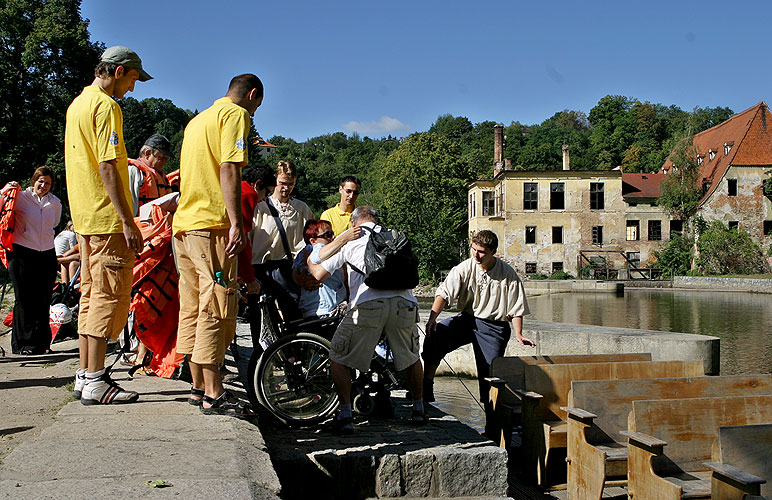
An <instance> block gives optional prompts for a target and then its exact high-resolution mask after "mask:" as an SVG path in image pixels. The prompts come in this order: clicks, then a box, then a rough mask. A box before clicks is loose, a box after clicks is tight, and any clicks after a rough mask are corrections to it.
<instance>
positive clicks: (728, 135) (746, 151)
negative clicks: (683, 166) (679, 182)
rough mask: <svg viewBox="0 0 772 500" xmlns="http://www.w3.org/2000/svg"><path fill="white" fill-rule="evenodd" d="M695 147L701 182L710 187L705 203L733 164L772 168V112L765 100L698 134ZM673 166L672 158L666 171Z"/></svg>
mask: <svg viewBox="0 0 772 500" xmlns="http://www.w3.org/2000/svg"><path fill="white" fill-rule="evenodd" d="M694 147H695V149H696V150H697V154H698V155H700V157H701V158H702V164H701V165H700V183H701V184H705V183H707V184H708V186H709V187H708V190H707V191H706V192H705V195H704V196H703V197H702V200H701V201H700V203H702V202H704V201H705V200H706V199H707V198H708V197H709V196H710V195H711V194H712V193H713V191H715V190H716V188H717V187H718V184H719V183H718V181H719V180H721V179H722V178H723V177H724V174H726V171H727V169H728V168H729V166H730V165H770V166H772V113H770V111H769V108H768V107H767V105H766V103H764V101H762V102H760V103H758V104H756V105H755V106H753V107H752V108H748V109H746V110H745V111H743V112H741V113H737V114H736V115H734V116H732V117H731V118H730V119H728V120H727V121H725V122H723V123H719V124H718V125H716V126H715V127H711V128H709V129H708V130H704V131H702V132H700V133H699V134H696V135H695V136H694ZM727 149H728V151H727ZM672 167H673V162H672V161H670V159H668V160H666V161H665V164H664V165H662V170H663V171H665V172H669V171H670V169H671V168H672Z"/></svg>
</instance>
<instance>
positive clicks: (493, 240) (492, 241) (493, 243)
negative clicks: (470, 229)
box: [472, 229, 499, 253]
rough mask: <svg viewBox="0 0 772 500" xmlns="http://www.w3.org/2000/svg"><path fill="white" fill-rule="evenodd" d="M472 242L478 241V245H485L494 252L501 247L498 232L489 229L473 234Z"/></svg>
mask: <svg viewBox="0 0 772 500" xmlns="http://www.w3.org/2000/svg"><path fill="white" fill-rule="evenodd" d="M472 243H477V244H478V245H481V246H484V247H485V248H487V249H488V250H490V251H491V252H494V253H495V252H496V249H497V248H498V247H499V239H498V237H496V233H494V232H493V231H488V230H487V229H483V230H482V231H480V232H479V233H476V234H475V235H474V236H472Z"/></svg>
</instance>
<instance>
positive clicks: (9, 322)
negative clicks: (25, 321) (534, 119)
mask: <svg viewBox="0 0 772 500" xmlns="http://www.w3.org/2000/svg"><path fill="white" fill-rule="evenodd" d="M3 324H4V325H5V326H8V327H11V326H13V311H11V312H9V313H8V314H7V315H6V316H5V319H4V320H3Z"/></svg>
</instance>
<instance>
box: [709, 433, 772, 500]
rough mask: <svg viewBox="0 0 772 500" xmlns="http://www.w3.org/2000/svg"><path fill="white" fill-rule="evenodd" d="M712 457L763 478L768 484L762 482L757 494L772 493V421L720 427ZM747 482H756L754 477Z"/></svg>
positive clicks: (745, 472)
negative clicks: (770, 422)
mask: <svg viewBox="0 0 772 500" xmlns="http://www.w3.org/2000/svg"><path fill="white" fill-rule="evenodd" d="M711 457H712V460H713V462H720V463H722V464H725V465H728V466H731V467H733V468H736V469H739V470H740V471H742V473H744V474H747V475H752V476H753V477H759V478H761V479H762V480H764V481H765V483H766V484H762V485H761V489H760V491H754V492H753V493H755V494H760V495H761V496H770V495H772V485H771V484H770V482H772V424H757V425H744V426H726V427H721V428H719V430H718V438H717V439H716V442H715V443H714V446H713V448H712V452H711ZM747 484H753V482H752V479H751V480H749V481H748V483H747ZM747 492H748V493H750V492H751V491H747Z"/></svg>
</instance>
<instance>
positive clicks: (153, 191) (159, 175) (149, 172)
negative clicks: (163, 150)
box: [129, 158, 172, 207]
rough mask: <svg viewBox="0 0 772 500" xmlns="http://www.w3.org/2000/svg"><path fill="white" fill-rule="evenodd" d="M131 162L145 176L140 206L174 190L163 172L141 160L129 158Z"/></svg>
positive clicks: (140, 188) (140, 192) (140, 193)
mask: <svg viewBox="0 0 772 500" xmlns="http://www.w3.org/2000/svg"><path fill="white" fill-rule="evenodd" d="M129 163H130V164H131V165H134V166H135V167H137V168H138V169H139V171H140V172H142V177H143V178H144V181H143V182H142V185H141V186H140V187H139V206H140V207H141V206H142V205H144V204H145V203H147V202H148V201H153V200H155V199H157V198H160V197H161V196H163V195H166V194H169V193H171V192H172V186H171V184H170V183H169V180H168V179H167V178H166V175H165V174H164V173H163V172H159V171H158V170H156V169H154V168H150V167H148V166H147V165H145V164H144V163H143V162H142V161H141V160H132V159H131V158H129Z"/></svg>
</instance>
